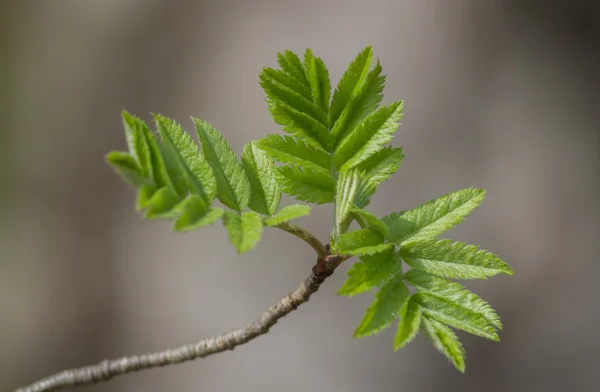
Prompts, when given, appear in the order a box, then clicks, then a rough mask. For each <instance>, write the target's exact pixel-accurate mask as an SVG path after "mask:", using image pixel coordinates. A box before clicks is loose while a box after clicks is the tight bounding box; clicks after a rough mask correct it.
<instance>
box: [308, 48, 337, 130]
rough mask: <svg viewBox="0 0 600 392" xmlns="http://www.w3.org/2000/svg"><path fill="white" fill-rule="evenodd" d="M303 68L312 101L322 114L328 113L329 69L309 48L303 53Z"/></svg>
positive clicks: (329, 94) (329, 93)
mask: <svg viewBox="0 0 600 392" xmlns="http://www.w3.org/2000/svg"><path fill="white" fill-rule="evenodd" d="M304 70H305V74H306V78H307V79H308V81H309V83H310V88H311V91H312V96H313V100H314V102H315V103H316V104H317V105H318V106H320V107H321V109H322V110H323V113H324V114H326V113H328V112H329V99H330V98H331V82H330V81H329V71H327V67H326V66H325V63H324V62H323V60H321V59H320V58H318V57H315V56H314V55H313V52H312V50H310V49H307V50H306V54H305V55H304ZM326 124H327V125H329V124H328V123H326Z"/></svg>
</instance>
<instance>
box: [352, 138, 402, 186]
mask: <svg viewBox="0 0 600 392" xmlns="http://www.w3.org/2000/svg"><path fill="white" fill-rule="evenodd" d="M402 158H404V154H402V149H401V148H392V147H391V146H387V147H384V148H383V149H381V150H379V151H377V152H376V153H375V154H373V155H371V157H370V158H367V159H366V160H365V161H363V162H362V163H360V164H359V165H358V166H357V169H358V170H359V171H361V172H364V173H365V176H366V177H367V178H368V179H369V181H371V182H372V183H373V184H375V185H379V184H381V183H382V182H384V181H385V180H387V179H388V178H390V177H391V176H392V174H394V173H396V172H397V171H398V169H400V165H401V162H402Z"/></svg>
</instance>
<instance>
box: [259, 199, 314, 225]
mask: <svg viewBox="0 0 600 392" xmlns="http://www.w3.org/2000/svg"><path fill="white" fill-rule="evenodd" d="M311 208H312V207H310V206H307V205H304V204H292V205H289V206H285V207H283V208H282V209H281V210H280V211H279V212H278V213H277V214H275V215H273V216H272V217H270V218H269V219H267V220H265V225H266V226H276V225H278V224H280V223H283V222H287V221H290V220H292V219H297V218H301V217H303V216H307V215H308V214H310V210H311Z"/></svg>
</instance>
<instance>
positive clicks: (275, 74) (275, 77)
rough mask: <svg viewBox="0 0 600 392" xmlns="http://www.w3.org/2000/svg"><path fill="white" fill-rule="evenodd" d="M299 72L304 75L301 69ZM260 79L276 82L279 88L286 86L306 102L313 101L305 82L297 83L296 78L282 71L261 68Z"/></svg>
mask: <svg viewBox="0 0 600 392" xmlns="http://www.w3.org/2000/svg"><path fill="white" fill-rule="evenodd" d="M300 71H301V72H302V73H304V70H303V69H301V70H300ZM261 77H264V78H266V79H270V80H272V81H274V82H277V83H278V84H279V85H281V86H286V87H287V88H289V89H291V90H293V91H294V92H295V93H297V94H299V95H300V96H302V97H304V98H305V99H306V100H307V101H312V99H313V97H312V92H311V91H310V86H309V85H308V84H307V82H300V81H298V78H296V77H294V76H293V75H291V74H290V73H288V72H286V71H285V70H283V69H273V68H263V70H262V71H261Z"/></svg>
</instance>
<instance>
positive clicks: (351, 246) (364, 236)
mask: <svg viewBox="0 0 600 392" xmlns="http://www.w3.org/2000/svg"><path fill="white" fill-rule="evenodd" d="M393 247H394V245H393V244H385V243H384V238H383V236H382V235H381V234H379V233H376V232H374V231H372V230H368V229H359V230H354V231H351V232H348V233H345V234H343V235H342V236H340V237H339V239H338V240H337V241H336V242H335V250H336V252H338V253H339V254H346V255H372V254H377V253H382V252H385V251H387V250H389V249H393Z"/></svg>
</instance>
